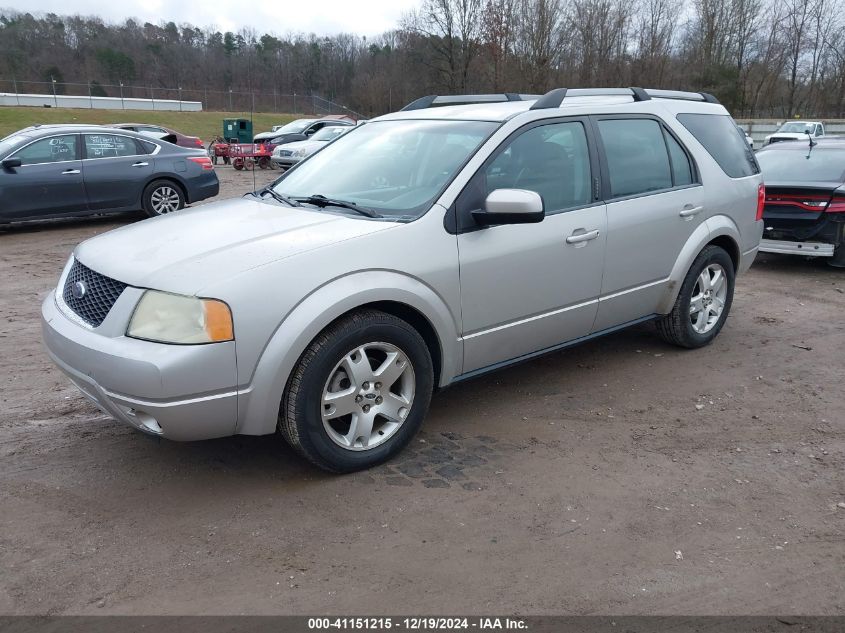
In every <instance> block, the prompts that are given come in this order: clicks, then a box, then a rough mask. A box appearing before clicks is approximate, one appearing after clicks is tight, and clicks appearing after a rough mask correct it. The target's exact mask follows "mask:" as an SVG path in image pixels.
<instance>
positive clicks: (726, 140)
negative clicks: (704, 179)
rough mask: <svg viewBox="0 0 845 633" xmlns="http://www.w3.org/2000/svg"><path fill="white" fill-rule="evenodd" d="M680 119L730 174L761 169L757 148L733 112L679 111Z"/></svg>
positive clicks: (740, 173) (740, 175) (734, 175)
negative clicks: (684, 112)
mask: <svg viewBox="0 0 845 633" xmlns="http://www.w3.org/2000/svg"><path fill="white" fill-rule="evenodd" d="M678 121H680V123H681V125H683V126H684V127H685V128H686V129H687V130H689V132H690V133H691V134H692V135H693V136H694V137H695V138H696V140H697V141H698V142H699V143H701V144H702V145H703V146H704V149H706V150H707V153H708V154H710V156H712V157H713V160H715V161H716V162H717V163H718V165H719V167H721V168H722V171H724V172H725V173H726V174H727V175H728V176H730V177H731V178H745V177H746V176H753V175H754V174H759V173H760V167H759V166H758V165H757V161H756V160H755V159H754V152H753V151H752V150H751V148H750V147H749V146H748V142H747V141H746V140H745V138H744V137H743V135H742V134H740V132H739V130H738V129H737V127H736V124H735V123H734V122H733V119H731V117H730V116H728V115H726V114H679V115H678Z"/></svg>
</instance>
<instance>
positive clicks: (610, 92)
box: [531, 88, 719, 110]
mask: <svg viewBox="0 0 845 633" xmlns="http://www.w3.org/2000/svg"><path fill="white" fill-rule="evenodd" d="M617 96H623V97H633V99H634V101H649V100H651V99H682V100H685V101H704V102H706V103H719V100H718V99H716V97H714V96H713V95H711V94H708V93H706V92H684V91H681V90H657V89H652V88H647V89H643V88H555V89H554V90H550V91H549V92H547V93H546V94H544V95H543V96H542V97H540V98H539V99H537V102H536V103H534V105H532V106H531V109H532V110H543V109H546V108H559V107H560V105H561V103H563V100H564V99H565V98H567V97H617Z"/></svg>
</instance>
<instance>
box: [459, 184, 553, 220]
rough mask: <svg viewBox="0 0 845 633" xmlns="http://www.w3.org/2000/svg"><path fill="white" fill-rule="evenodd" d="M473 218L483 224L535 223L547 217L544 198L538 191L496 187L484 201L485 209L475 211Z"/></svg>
mask: <svg viewBox="0 0 845 633" xmlns="http://www.w3.org/2000/svg"><path fill="white" fill-rule="evenodd" d="M472 217H473V219H474V220H475V221H476V222H477V223H478V224H481V225H484V226H491V225H495V224H533V223H536V222H542V221H543V218H544V217H546V212H545V211H544V210H543V199H542V198H541V197H540V194H539V193H537V192H536V191H527V190H525V189H496V190H495V191H492V192H490V194H489V195H488V196H487V200H485V201H484V209H483V210H478V211H473V212H472Z"/></svg>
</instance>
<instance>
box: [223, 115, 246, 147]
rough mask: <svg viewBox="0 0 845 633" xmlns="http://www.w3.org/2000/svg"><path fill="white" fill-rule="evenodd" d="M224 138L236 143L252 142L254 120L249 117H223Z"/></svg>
mask: <svg viewBox="0 0 845 633" xmlns="http://www.w3.org/2000/svg"><path fill="white" fill-rule="evenodd" d="M223 138H224V140H226V141H227V142H228V141H231V140H232V139H236V140H235V142H236V143H252V121H250V120H249V119H223Z"/></svg>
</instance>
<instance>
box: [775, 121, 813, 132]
mask: <svg viewBox="0 0 845 633" xmlns="http://www.w3.org/2000/svg"><path fill="white" fill-rule="evenodd" d="M812 131H813V125H811V124H809V123H799V122H797V121H795V122H792V123H784V124H783V125H781V126H780V129H779V130H778V132H792V133H796V132H797V133H799V134H804V133H805V132H812Z"/></svg>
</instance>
